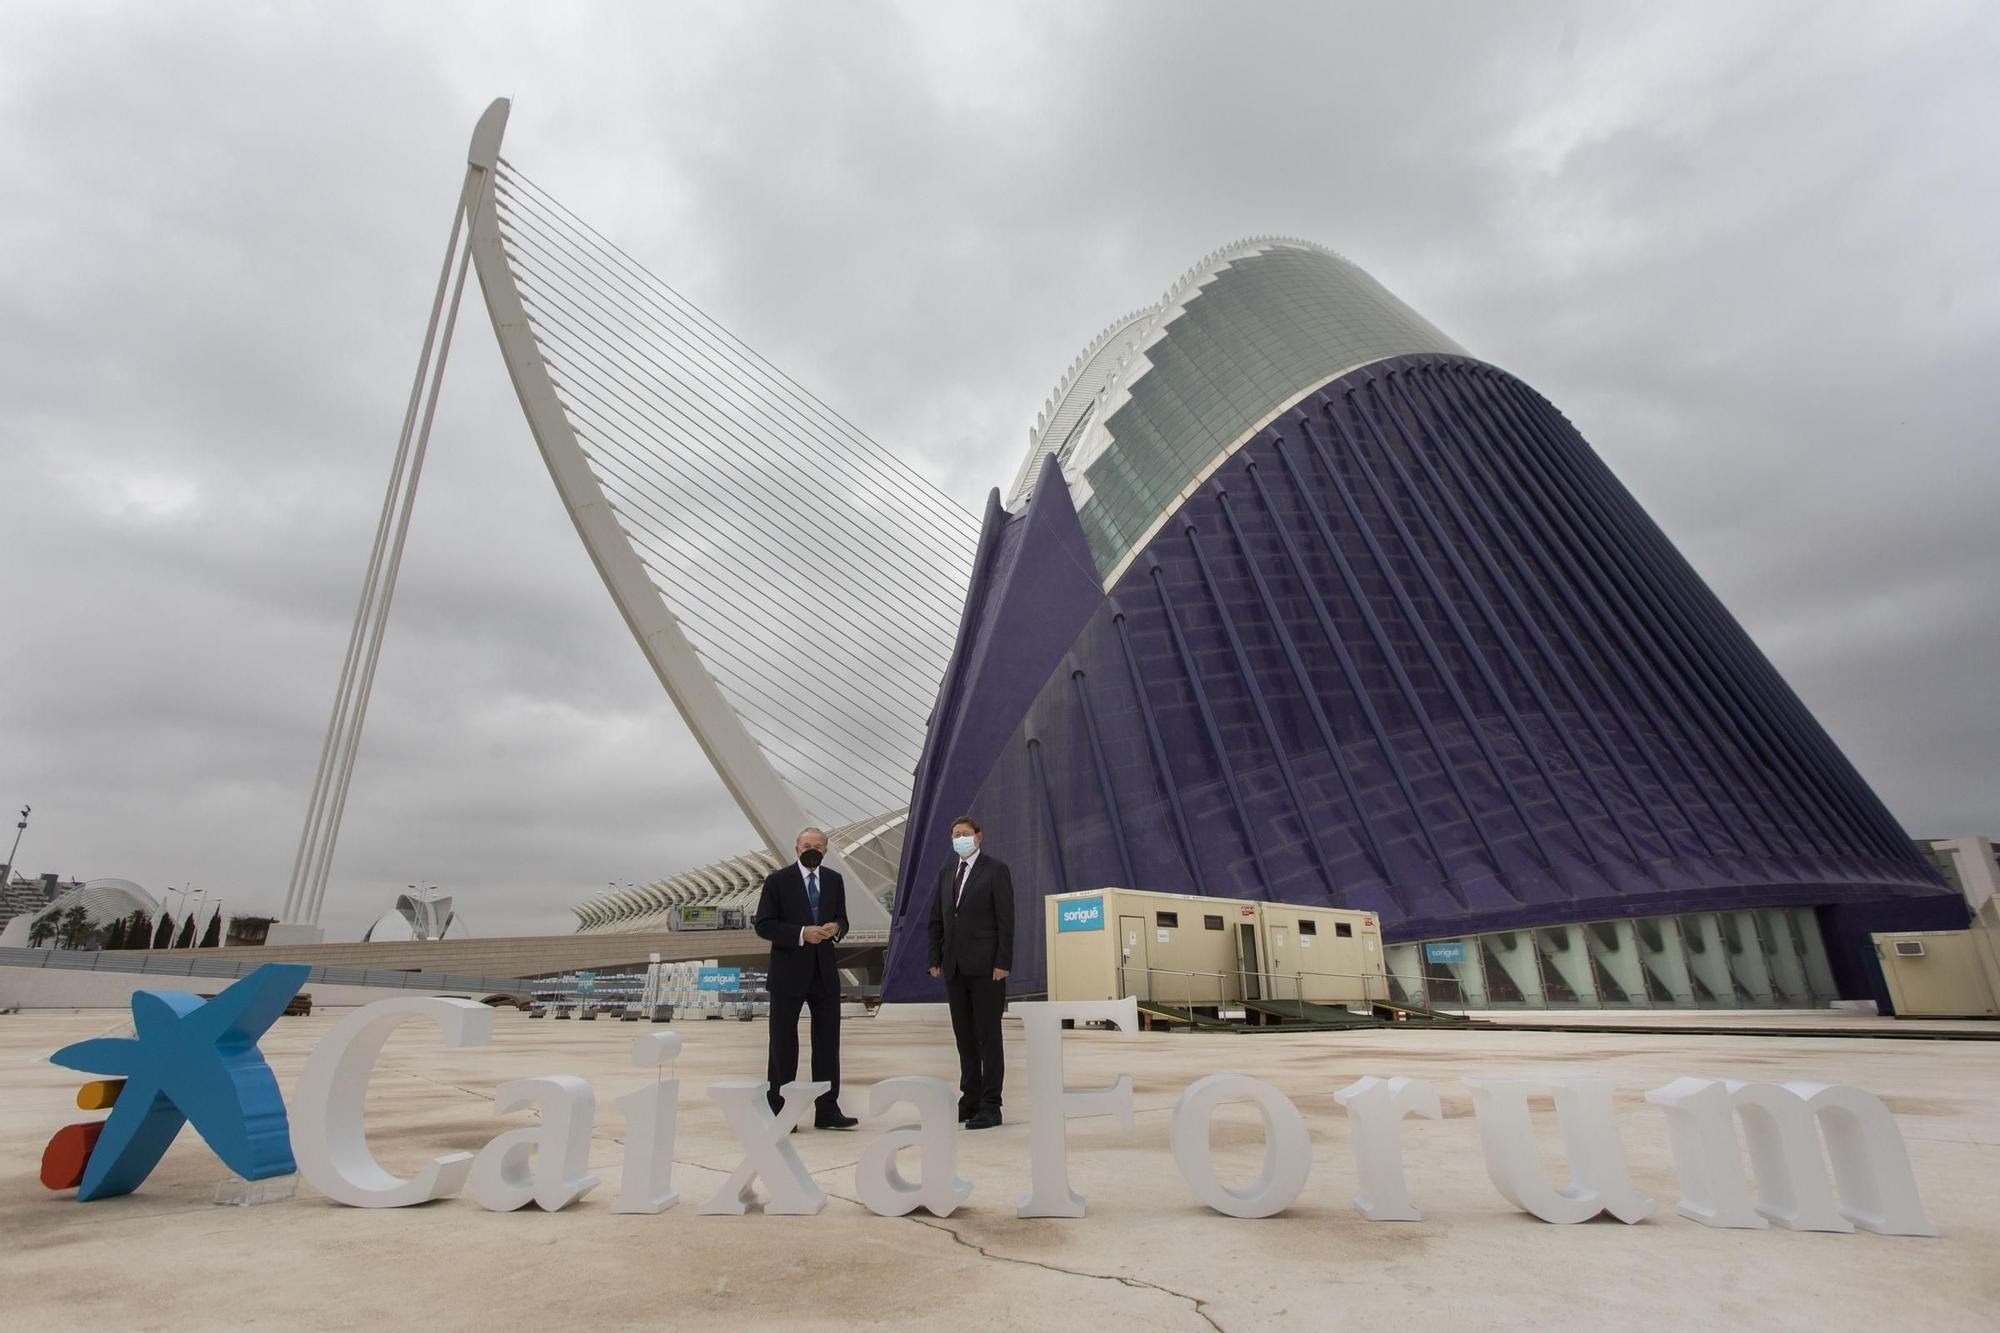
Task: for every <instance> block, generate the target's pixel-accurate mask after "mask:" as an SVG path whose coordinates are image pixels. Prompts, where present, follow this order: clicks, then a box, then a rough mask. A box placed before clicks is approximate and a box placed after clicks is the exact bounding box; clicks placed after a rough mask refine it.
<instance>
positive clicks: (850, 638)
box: [274, 98, 978, 942]
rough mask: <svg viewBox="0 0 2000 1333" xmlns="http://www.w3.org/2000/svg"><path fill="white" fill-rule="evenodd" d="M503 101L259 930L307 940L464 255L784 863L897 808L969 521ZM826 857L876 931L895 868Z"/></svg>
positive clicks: (548, 440)
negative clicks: (698, 286)
mask: <svg viewBox="0 0 2000 1333" xmlns="http://www.w3.org/2000/svg"><path fill="white" fill-rule="evenodd" d="M509 109H510V108H509V103H508V101H507V100H506V99H504V98H503V99H500V100H497V101H495V102H494V103H493V104H492V105H491V106H490V107H488V108H487V110H486V112H485V114H484V115H483V116H482V117H481V118H480V120H479V124H478V126H477V127H476V129H475V130H474V132H473V136H472V144H471V148H470V150H469V152H468V154H467V167H466V178H465V185H464V189H463V191H462V192H461V196H460V203H459V212H458V216H457V218H456V219H455V221H454V225H453V229H452V239H451V243H450V245H449V246H448V248H447V254H446V260H445V265H444V271H443V273H442V274H441V275H440V279H439V286H438V294H437V298H436V300H435V301H434V302H433V307H432V316H431V329H432V332H431V335H429V336H427V337H426V339H425V343H424V355H423V358H422V360H421V361H420V363H419V367H418V373H417V380H416V384H415V386H414V387H413V388H412V391H411V399H410V408H409V411H408V413H407V414H406V419H405V425H404V433H403V438H402V440H401V442H400V444H399V446H398V452H397V455H396V464H395V469H394V471H393V472H392V476H391V482H390V488H389V493H388V495H387V496H385V498H384V501H383V511H382V518H381V522H380V524H379V526H378V530H377V534H376V540H375V547H374V550H373V552H372V553H371V556H370V561H369V568H368V577H367V578H366V580H364V585H363V594H362V601H361V606H360V608H359V609H358V611H357V613H356V617H355V626H354V631H353V633H352V635H351V636H350V641H349V645H348V653H347V660H346V663H345V664H344V666H343V669H342V677H341V685H340V690H339V691H338V693H337V695H336V702H335V705H334V712H333V717H332V719H331V721H330V722H329V725H328V731H327V739H326V744H325V746H324V748H323V750H322V754H321V760H320V770H319V773H318V775H317V777H316V779H315V783H314V789H313V798H312V803H311V806H310V807H309V810H308V815H307V819H306V824H305V827H304V829H303V830H302V832H301V835H300V843H299V854H298V858H297V861H296V863H295V867H294V873H293V880H292V887H291V892H290V894H289V896H288V897H287V900H286V907H285V914H284V920H285V923H287V927H288V928H286V929H283V930H280V931H278V932H276V933H275V934H274V939H283V940H298V939H309V938H316V937H317V922H318V919H319V912H320V908H321V905H322V903H323V902H324V898H325V891H326V882H327V876H328V873H329V869H330V865H331V860H332V856H333V850H334V843H335V841H336V839H337V837H338V831H339V826H340V818H341V813H342V810H343V808H344V806H345V801H346V795H347V790H348V785H349V781H350V778H351V775H352V769H353V760H354V754H355V751H356V748H357V747H358V744H359V736H360V728H361V722H362V720H363V718H364V717H365V714H366V709H367V699H368V693H369V688H370V686H371V685H372V682H373V677H374V668H375V662H376V660H377V657H378V655H379V652H380V647H381V635H382V629H383V626H384V624H385V622H386V618H387V614H388V606H389V601H390V598H391V596H392V595H393V592H394V584H395V578H396V572H397V568H398V566H399V564H400V560H401V554H402V549H403V543H404V537H405V535H406V533H407V525H408V519H409V512H410V507H411V504H412V502H413V500H414V497H415V489H416V480H417V477H418V474H419V472H420V470H421V467H422V461H423V456H424V452H425V448H426V446H427V444H428V438H429V431H430V422H431V416H432V413H433V411H434V410H435V405H436V392H437V387H438V383H439V381H440V380H441V377H442V374H443V366H444V359H445V356H446V355H447V353H448V351H449V347H450V340H451V333H452V329H453V327H454V322H455V318H456V314H457V310H458V303H459V298H460V295H461V293H462V290H463V286H464V281H465V276H466V270H467V268H468V267H470V268H471V269H472V270H473V271H474V272H476V273H477V275H478V279H479V286H480V289H481V291H482V292H483V293H484V295H485V299H486V306H487V311H488V314H489V315H490V316H491V318H492V322H493V328H494V332H495V334H496V336H497V337H498V340H499V345H500V350H501V354H502V357H503V359H504V360H505V362H506V366H507V371H508V374H509V376H510V377H511V378H512V380H513V383H514V389H515V392H516V394H517V395H518V396H519V398H520V402H521V409H522V412H523V413H524V414H525V416H526V417H527V421H528V425H529V429H530V430H531V432H532V433H533V435H534V439H535V443H536V446H537V447H538V448H539V449H540V451H541V454H542V459H543V461H544V462H545V463H546V464H547V466H548V469H549V475H550V477H551V479H552V480H553V481H554V482H555V485H556V490H557V492H558V493H559V494H560V496H561V497H562V502H563V506H564V508H565V509H566V510H567V511H568V513H569V516H570V519H571V521H572V522H573V523H574V524H575V525H576V530H577V535H578V536H579V537H580V538H582V540H583V545H584V549H585V550H586V551H588V552H589V554H590V558H591V561H592V563H593V564H595V565H596V567H597V571H598V574H599V575H600V576H601V577H602V578H603V580H604V585H605V588H606V589H607V590H608V591H609V592H610V594H611V598H612V601H613V603H614V604H615V605H616V606H617V608H618V612H619V614H620V615H621V616H622V617H623V618H624V621H625V624H626V626H627V628H629V629H630V630H631V632H632V636H633V638H634V639H635V640H636V641H637V642H638V644H639V647H640V649H641V651H642V652H644V653H645V655H646V660H647V661H648V663H649V664H651V666H652V668H653V670H654V673H655V674H656V675H657V676H658V677H659V680H660V683H661V684H662V685H663V686H664V687H665V688H666V691H667V695H668V697H669V698H671V699H672V700H673V702H674V706H675V708H676V709H677V710H678V711H679V713H680V715H681V717H682V719H683V720H684V721H685V722H686V723H687V726H688V729H689V731H690V732H692V733H693V735H694V737H695V740H696V742H697V743H698V744H699V745H700V746H701V749H702V753H703V754H704V755H705V756H706V757H707V758H708V760H709V762H710V764H711V765H712V766H713V767H714V769H715V771H716V773H717V775H718V776H719V777H720V778H721V779H722V781H723V784H724V785H725V787H726V788H727V789H728V791H729V793H730V795H731V796H732V797H733V798H734V799H735V801H736V803H737V805H738V807H739V808H740V809H741V810H742V811H743V813H744V815H745V817H746V818H747V819H748V820H749V822H750V824H751V826H752V828H754V829H755V830H756V833H757V836H758V837H759V838H760V839H761V840H762V841H763V842H764V844H765V845H766V847H767V848H768V849H770V851H771V853H772V854H773V855H774V856H775V857H776V858H777V859H778V861H779V862H780V863H782V861H783V860H786V859H789V855H790V851H791V847H792V843H793V839H794V837H795V836H796V834H797V832H798V830H799V829H801V828H803V827H805V826H807V825H811V824H818V825H820V826H822V827H825V828H828V829H834V828H848V827H854V826H857V825H859V824H871V826H881V825H883V824H884V822H885V821H890V820H893V819H894V818H896V817H897V815H898V813H899V812H898V807H900V806H901V805H903V804H904V803H906V802H907V799H908V792H909V783H910V777H911V774H912V772H913V770H914V767H915V762H916V759H917V756H918V754H919V753H920V752H921V748H922V744H923V735H924V730H925V726H926V713H927V711H928V709H929V707H930V706H931V703H932V701H933V699H934V697H935V693H936V688H937V683H938V680H939V678H940V677H941V676H942V673H943V669H944V664H945V661H946V660H947V658H948V657H949V654H950V651H951V648H952V642H953V636H954V634H955V631H956V627H957V614H958V608H959V606H960V605H961V603H962V601H963V596H964V592H965V588H966V584H967V581H968V580H969V577H970V569H971V561H972V555H973V550H974V545H975V543H976V540H977V533H978V524H977V520H976V519H975V518H974V517H973V516H972V515H971V514H969V513H967V512H966V511H964V510H963V509H961V508H960V507H958V506H957V505H955V504H953V503H951V502H950V501H949V500H948V499H946V498H945V497H944V496H943V495H942V494H941V493H939V492H938V491H937V490H935V488H933V487H931V486H930V485H929V483H927V482H926V481H924V480H923V479H922V478H921V477H919V476H918V475H917V474H916V473H915V472H914V471H912V470H911V469H910V468H909V467H908V466H907V465H906V464H904V463H903V462H902V461H901V460H900V459H898V458H896V457H895V456H894V455H892V454H890V453H888V452H887V451H886V450H883V449H882V448H881V447H880V446H879V445H876V444H875V443H874V442H873V441H872V440H869V439H868V438H867V437H866V436H865V435H863V434H862V433H861V432H860V431H859V430H858V429H856V428H855V427H853V426H852V425H851V424H849V423H848V422H846V421H845V419H843V418H841V417H839V416H838V414H836V413H834V412H833V411H832V410H831V409H829V408H827V407H826V406H825V405H824V404H823V403H821V402H820V401H819V400H818V399H816V398H814V397H813V396H812V395H811V394H810V393H808V392H806V391H805V390H804V389H802V388H800V387H799V386H798V385H797V384H796V383H795V382H793V381H792V380H791V379H790V378H789V377H787V376H785V375H784V374H783V372H781V371H779V370H777V369H776V368H775V367H773V366H771V365H770V363H768V362H766V361H764V360H763V359H762V358H761V357H760V356H758V355H757V354H756V353H755V352H754V351H752V350H751V349H750V348H748V347H747V346H746V345H745V344H743V343H742V342H741V341H740V340H738V339H736V338H735V337H734V336H733V335H731V334H729V333H728V332H727V331H726V330H724V329H722V328H721V327H720V326H719V325H717V324H715V322H714V321H713V320H710V319H709V318H708V317H707V316H706V315H704V314H703V313H702V312H701V311H700V310H698V309H696V308H695V307H694V306H693V305H692V304H691V303H689V302H687V300H686V299H685V298H684V297H682V296H680V294H679V293H678V292H675V291H674V290H673V289H672V288H670V287H668V286H667V285H666V284H665V283H662V282H660V281H659V279H657V278H655V277H653V275H652V274H650V273H648V272H647V271H646V270H645V269H644V268H642V267H641V266H639V265H638V264H637V263H636V261H633V260H632V259H631V258H630V256H628V255H626V254H625V253H624V252H623V251H621V250H619V249H617V247H616V246H614V245H612V244H611V243H610V242H609V241H607V240H605V239H604V238H603V237H602V236H601V235H600V234H599V233H597V232H596V231H595V230H594V229H592V228H590V227H589V225H588V224H587V223H584V222H583V221H582V220H581V219H580V218H578V217H577V216H576V215H575V214H574V213H572V212H570V211H569V210H568V209H567V208H566V207H564V206H563V205H562V204H561V203H560V202H559V201H557V200H555V199H554V198H553V196H551V195H549V194H548V192H547V191H546V190H544V189H542V187H540V186H539V185H537V184H535V183H534V182H533V181H531V180H529V179H528V178H526V177H525V176H523V175H522V174H521V173H520V172H519V171H518V170H516V169H515V168H514V167H513V166H512V165H511V164H510V163H508V162H507V161H506V159H504V158H503V157H502V156H501V155H500V143H501V138H502V136H503V134H504V132H505V129H506V125H507V117H508V112H509ZM461 233H463V236H464V243H463V247H462V248H461V243H460V237H461ZM454 271H455V273H456V278H455V280H454V278H453V274H454ZM447 292H449V301H448V303H447ZM440 317H442V325H441V326H440ZM440 327H441V330H442V331H441V333H440ZM433 344H435V346H436V351H437V355H436V359H435V362H434V363H433V361H432V357H431V352H432V347H433ZM840 850H841V849H840V848H839V847H836V848H835V849H834V851H833V854H832V855H831V856H830V857H829V860H831V861H832V862H833V863H834V864H836V865H839V866H840V867H841V868H842V869H843V870H844V871H845V873H846V874H847V875H848V877H849V879H850V881H851V882H852V883H853V884H854V885H855V886H856V889H857V891H856V892H852V893H850V894H849V896H848V914H849V918H850V922H851V924H852V926H853V929H854V932H855V934H856V936H858V939H857V942H865V941H866V940H868V939H870V938H874V939H886V937H887V932H888V926H889V919H888V915H887V913H886V912H885V911H884V910H883V908H882V906H881V903H880V901H879V898H880V896H881V895H882V894H884V893H885V892H886V891H887V890H888V889H889V888H890V887H891V886H892V884H893V880H894V874H895V867H894V865H893V864H890V865H888V866H887V867H886V870H885V869H884V867H883V866H881V865H878V864H875V861H876V860H879V858H873V857H867V856H864V857H862V858H861V859H860V860H859V861H855V860H852V859H849V860H847V861H846V862H845V863H844V864H843V858H842V857H841V855H840ZM849 850H854V849H849ZM631 906H634V907H636V906H638V904H632V905H631Z"/></svg>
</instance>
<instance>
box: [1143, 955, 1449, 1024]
mask: <svg viewBox="0 0 2000 1333" xmlns="http://www.w3.org/2000/svg"><path fill="white" fill-rule="evenodd" d="M1135 974H1139V975H1143V977H1144V979H1145V986H1146V996H1145V997H1143V998H1146V999H1150V1000H1153V1001H1155V1002H1157V1003H1160V1004H1165V1005H1172V1004H1176V1003H1178V1004H1179V1005H1180V1006H1181V1007H1182V1008H1183V1009H1187V1010H1190V1011H1192V1010H1193V1009H1195V1008H1197V1007H1200V1008H1213V1007H1215V1006H1217V1005H1223V1006H1228V1007H1236V1006H1240V1005H1242V1004H1243V1003H1244V1002H1245V1001H1246V1000H1247V1001H1248V1002H1250V1003H1252V1004H1283V1003H1289V1004H1293V1005H1296V1006H1298V1008H1299V1011H1300V1013H1301V1014H1303V1013H1304V1012H1305V1011H1306V1007H1307V1006H1309V1005H1324V1006H1326V1007H1330V1008H1338V1007H1340V1006H1341V1005H1343V1004H1348V1003H1353V1004H1367V1005H1374V1004H1390V1005H1399V1006H1402V1007H1405V1008H1414V1009H1426V1010H1430V1011H1432V1012H1434V1013H1449V1012H1451V1011H1452V1010H1454V1009H1455V1010H1457V1011H1458V1012H1459V1013H1460V1014H1461V1015H1463V1014H1465V1013H1467V1012H1468V1009H1467V1006H1466V1004H1465V1002H1464V1000H1463V999H1462V998H1459V999H1453V998H1449V997H1446V996H1444V995H1440V994H1437V993H1436V992H1435V990H1434V989H1433V984H1432V983H1430V982H1427V981H1426V979H1424V978H1421V977H1411V976H1408V975H1405V974H1402V973H1387V972H1366V973H1363V972H1306V971H1300V972H1255V971H1248V970H1245V969H1243V968H1232V969H1230V970H1228V971H1224V972H1190V971H1184V970H1182V969H1179V968H1172V967H1137V966H1133V965H1131V964H1120V965H1119V968H1118V988H1119V992H1120V994H1122V995H1133V994H1134V987H1133V980H1134V977H1135ZM1156 977H1164V978H1168V980H1167V981H1165V982H1164V983H1160V982H1156V981H1155V980H1154V978H1156ZM1232 977H1233V978H1234V979H1235V982H1236V988H1235V993H1234V994H1233V995H1232V994H1229V980H1230V978H1232ZM1312 979H1324V980H1329V981H1341V982H1359V983H1360V985H1359V987H1358V989H1359V990H1360V992H1361V993H1360V994H1359V995H1358V996H1356V997H1354V999H1353V1000H1351V1001H1348V1000H1310V999H1307V998H1306V994H1305V991H1306V985H1307V982H1308V981H1309V980H1312ZM1253 982H1254V983H1256V984H1255V985H1254V986H1253V985H1252V984H1251V983H1253ZM1287 990H1289V991H1290V992H1291V994H1290V995H1289V996H1287V995H1286V993H1285V992H1286V991H1287ZM1253 991H1254V992H1255V993H1254V994H1253V993H1252V992H1253ZM1177 992H1178V994H1177Z"/></svg>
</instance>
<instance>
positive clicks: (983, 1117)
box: [965, 1111, 1000, 1129]
mask: <svg viewBox="0 0 2000 1333" xmlns="http://www.w3.org/2000/svg"><path fill="white" fill-rule="evenodd" d="M965 1127H966V1128H967V1129H998V1128H1000V1113H999V1112H998V1111H981V1112H980V1113H979V1114H978V1115H976V1116H974V1117H972V1119H970V1120H968V1121H966V1122H965Z"/></svg>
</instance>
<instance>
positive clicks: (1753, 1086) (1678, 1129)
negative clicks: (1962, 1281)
mask: <svg viewBox="0 0 2000 1333" xmlns="http://www.w3.org/2000/svg"><path fill="white" fill-rule="evenodd" d="M1646 1100H1647V1101H1649V1102H1651V1103H1652V1104H1653V1105H1655V1106H1658V1107H1660V1108H1661V1109H1663V1110H1664V1111H1665V1112H1666V1114H1667V1130H1668V1133H1669V1134H1670V1135H1671V1137H1672V1140H1673V1148H1674V1169H1675V1170H1676V1171H1678V1172H1679V1173H1680V1178H1681V1196H1682V1197H1681V1201H1680V1212H1681V1214H1682V1215H1683V1216H1686V1217H1691V1218H1693V1219H1694V1220H1695V1221H1697V1222H1700V1223H1701V1224H1702V1225H1704V1226H1711V1227H1762V1226H1764V1225H1765V1224H1766V1219H1768V1220H1769V1221H1771V1222H1776V1223H1777V1224H1778V1225H1779V1226H1781V1227H1785V1228H1787V1229H1789V1230H1792V1231H1852V1230H1853V1229H1854V1228H1855V1227H1857V1226H1859V1227H1862V1228H1864V1229H1866V1230H1868V1231H1874V1232H1878V1233H1880V1234H1882V1235H1885V1236H1935V1235H1937V1234H1938V1233H1937V1230H1936V1228H1934V1227H1933V1226H1932V1225H1931V1223H1930V1219H1929V1218H1927V1217H1926V1216H1925V1215H1924V1206H1923V1201H1922V1199H1920V1198H1919V1197H1918V1194H1917V1182H1916V1177H1915V1176H1913V1175H1912V1174H1911V1172H1910V1155H1909V1152H1908V1150H1907V1149H1906V1148H1905V1147H1904V1145H1903V1136H1902V1133H1901V1132H1900V1131H1899V1130H1898V1129H1897V1128H1896V1121H1895V1118H1894V1117H1893V1116H1891V1115H1890V1114H1889V1108H1888V1107H1886V1106H1884V1105H1883V1104H1882V1102H1881V1100H1880V1099H1879V1098H1877V1097H1874V1096H1871V1095H1870V1094H1868V1093H1866V1092H1863V1091H1861V1090H1860V1089H1859V1088H1850V1087H1837V1086H1832V1085H1829V1084H1825V1083H1786V1084H1784V1085H1783V1086H1779V1085H1776V1084H1771V1083H1742V1082H1738V1081H1737V1080H1735V1079H1728V1080H1720V1079H1712V1078H1682V1079H1676V1080H1675V1081H1673V1082H1672V1083H1669V1084H1668V1085H1667V1086H1665V1087H1664V1088H1655V1089H1654V1090H1653V1091H1651V1092H1649V1093H1647V1094H1646ZM1738 1117H1740V1118H1741V1119H1742V1122H1743V1135H1744V1138H1745V1139H1747V1140H1748V1141H1749V1144H1750V1161H1751V1166H1752V1169H1753V1170H1754V1171H1755V1172H1756V1176H1757V1198H1756V1200H1755V1202H1754V1203H1753V1202H1752V1200H1751V1197H1750V1189H1749V1185H1748V1183H1747V1182H1746V1181H1745V1179H1744V1176H1743V1158H1742V1155H1741V1154H1740V1153H1739V1152H1738V1151H1737V1146H1736V1125H1735V1122H1736V1119H1737V1118H1738ZM1821 1138H1824V1139H1825V1141H1826V1152H1827V1157H1828V1159H1830V1160H1831V1162H1832V1164H1833V1179H1834V1183H1836V1184H1837V1185H1838V1186H1839V1188H1840V1203H1839V1205H1838V1206H1837V1207H1836V1205H1835V1203H1834V1199H1833V1192H1832V1190H1831V1189H1829V1188H1828V1184H1827V1179H1826V1173H1825V1171H1824V1170H1823V1168H1822V1166H1821V1160H1820V1144H1819V1140H1820V1139H1821Z"/></svg>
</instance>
